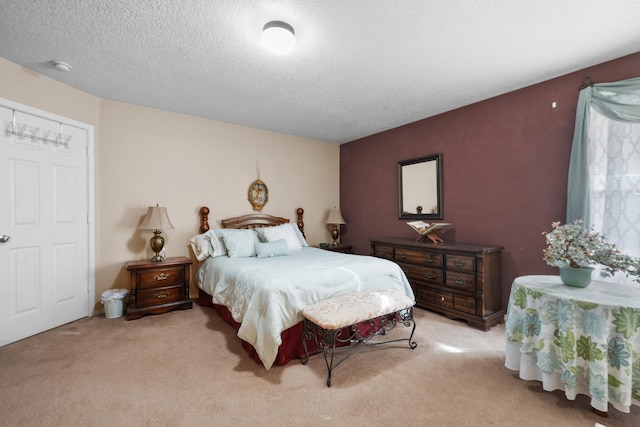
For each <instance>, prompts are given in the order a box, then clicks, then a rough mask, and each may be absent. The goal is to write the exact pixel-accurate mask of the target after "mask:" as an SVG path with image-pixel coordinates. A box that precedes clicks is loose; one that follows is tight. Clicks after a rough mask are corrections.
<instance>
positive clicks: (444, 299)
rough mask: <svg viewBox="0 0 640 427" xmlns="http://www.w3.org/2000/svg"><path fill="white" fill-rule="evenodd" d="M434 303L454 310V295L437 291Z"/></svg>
mask: <svg viewBox="0 0 640 427" xmlns="http://www.w3.org/2000/svg"><path fill="white" fill-rule="evenodd" d="M434 302H435V303H436V304H437V305H440V306H442V307H448V308H453V294H452V293H451V292H443V291H438V290H436V291H435V295H434Z"/></svg>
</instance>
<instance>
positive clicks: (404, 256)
mask: <svg viewBox="0 0 640 427" xmlns="http://www.w3.org/2000/svg"><path fill="white" fill-rule="evenodd" d="M371 249H372V253H373V255H374V256H376V257H379V258H386V259H389V260H391V261H394V262H396V263H397V264H398V265H400V267H401V268H402V270H403V271H404V273H405V275H406V276H407V279H409V282H410V283H411V287H412V288H413V292H414V293H415V296H416V306H418V307H422V308H426V309H429V310H432V311H436V312H439V313H442V314H444V315H445V316H447V317H449V318H451V319H463V320H465V321H467V323H469V325H471V326H473V327H475V328H479V329H482V330H484V331H487V330H489V329H490V328H491V327H492V326H495V325H497V324H498V323H500V322H502V321H503V320H504V313H505V312H504V308H503V306H502V266H501V259H502V247H500V246H481V245H458V244H437V245H436V244H433V243H425V242H416V241H415V240H412V239H408V238H395V237H382V238H376V239H371Z"/></svg>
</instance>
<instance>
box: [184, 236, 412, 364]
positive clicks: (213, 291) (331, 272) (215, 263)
mask: <svg viewBox="0 0 640 427" xmlns="http://www.w3.org/2000/svg"><path fill="white" fill-rule="evenodd" d="M197 280H198V287H200V289H202V290H203V291H205V292H206V293H208V294H209V295H212V296H213V303H214V304H221V305H224V306H226V307H227V308H228V309H229V311H230V312H231V315H232V316H233V318H234V320H235V321H236V322H238V323H241V327H240V329H239V330H238V337H240V338H241V339H243V340H245V341H246V342H248V343H249V344H251V345H252V346H253V347H254V348H255V349H256V351H257V353H258V355H259V356H260V359H261V360H262V363H263V364H264V367H265V368H266V369H270V368H271V366H272V365H273V362H274V361H275V358H276V355H277V353H278V347H279V346H280V344H281V337H280V334H281V333H282V331H284V330H285V329H288V328H290V327H291V326H293V325H295V324H296V323H298V322H300V321H302V311H303V310H304V309H305V308H306V307H307V306H308V305H310V304H312V303H314V302H318V301H321V300H324V299H327V298H329V297H332V296H336V295H340V294H343V293H346V292H353V291H361V290H369V289H394V290H397V291H400V292H404V293H405V294H406V295H407V296H408V297H410V298H411V299H412V300H414V301H415V297H414V295H413V291H412V290H411V286H410V285H409V282H408V280H407V278H406V276H405V275H404V273H403V271H402V270H401V269H400V267H399V266H398V265H397V264H395V263H393V262H391V261H388V260H385V259H381V258H374V257H370V256H362V255H347V254H341V253H337V252H330V251H325V250H322V249H317V248H311V247H305V248H303V249H302V250H301V251H297V252H292V253H291V254H290V255H287V256H279V257H272V258H262V259H259V258H256V257H251V258H229V257H227V256H221V257H217V258H207V259H206V260H205V261H203V262H202V263H201V264H200V267H199V269H198V274H197Z"/></svg>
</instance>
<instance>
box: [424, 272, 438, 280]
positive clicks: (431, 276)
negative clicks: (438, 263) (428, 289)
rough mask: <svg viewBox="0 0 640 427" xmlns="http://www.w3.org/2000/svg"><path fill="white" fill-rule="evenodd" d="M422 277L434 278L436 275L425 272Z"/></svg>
mask: <svg viewBox="0 0 640 427" xmlns="http://www.w3.org/2000/svg"><path fill="white" fill-rule="evenodd" d="M424 277H426V278H427V279H435V278H436V275H435V274H433V273H427V274H425V275H424Z"/></svg>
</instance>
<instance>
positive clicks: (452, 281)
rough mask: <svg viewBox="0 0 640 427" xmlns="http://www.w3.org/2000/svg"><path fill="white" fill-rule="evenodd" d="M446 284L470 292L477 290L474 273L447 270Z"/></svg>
mask: <svg viewBox="0 0 640 427" xmlns="http://www.w3.org/2000/svg"><path fill="white" fill-rule="evenodd" d="M445 274H446V277H447V280H446V283H445V284H446V285H447V286H448V287H450V288H455V289H462V290H465V291H469V292H475V291H476V276H474V275H473V274H464V273H458V272H455V271H447V272H446V273H445Z"/></svg>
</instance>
